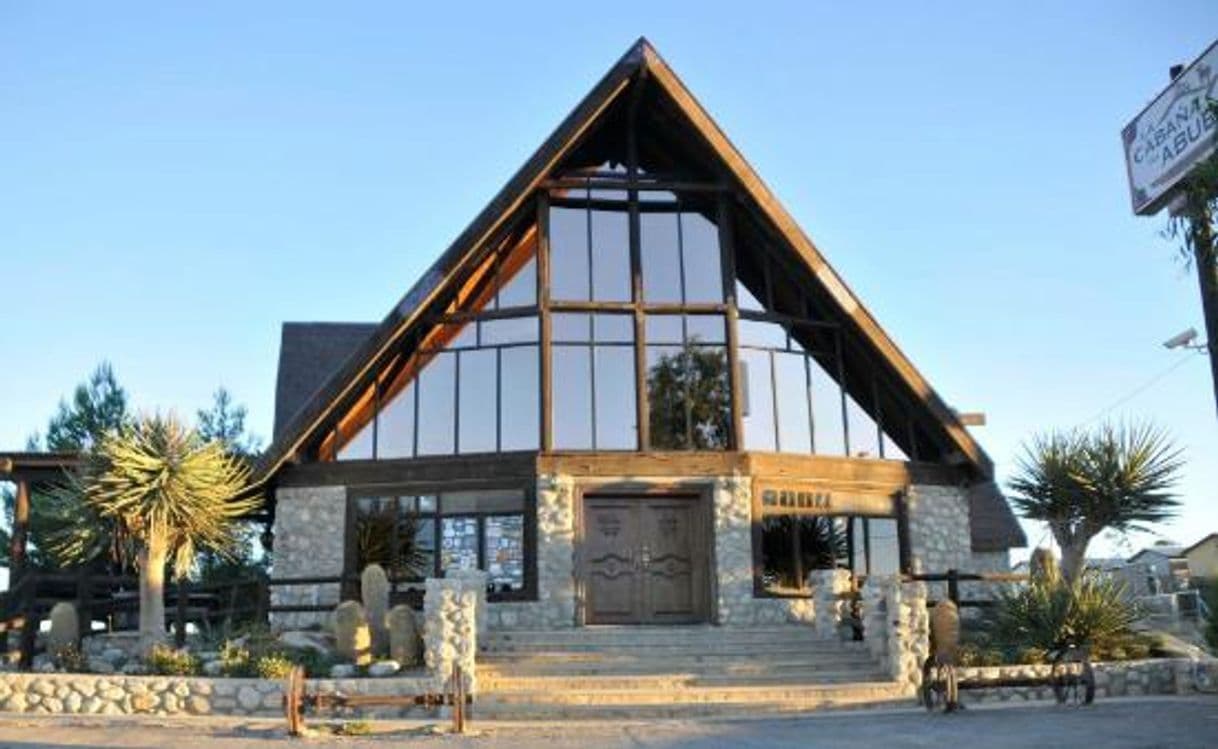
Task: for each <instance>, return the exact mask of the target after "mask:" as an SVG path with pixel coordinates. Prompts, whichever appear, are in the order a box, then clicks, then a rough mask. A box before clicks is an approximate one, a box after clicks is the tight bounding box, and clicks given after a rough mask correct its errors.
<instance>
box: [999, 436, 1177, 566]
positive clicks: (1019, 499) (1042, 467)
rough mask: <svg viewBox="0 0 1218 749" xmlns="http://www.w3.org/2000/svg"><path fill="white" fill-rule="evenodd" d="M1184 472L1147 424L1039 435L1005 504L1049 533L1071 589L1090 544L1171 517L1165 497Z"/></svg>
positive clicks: (1172, 505) (1172, 502) (1171, 499)
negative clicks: (1103, 535) (1097, 538)
mask: <svg viewBox="0 0 1218 749" xmlns="http://www.w3.org/2000/svg"><path fill="white" fill-rule="evenodd" d="M1183 466H1184V460H1183V457H1182V453H1181V451H1180V450H1178V449H1177V448H1176V447H1175V446H1174V445H1173V444H1172V441H1171V440H1170V439H1169V438H1168V436H1167V434H1166V433H1165V432H1163V431H1162V430H1160V429H1159V428H1157V427H1155V426H1153V425H1151V424H1136V425H1121V426H1112V425H1104V426H1102V427H1100V429H1099V430H1097V431H1096V432H1094V433H1085V432H1078V431H1075V432H1064V433H1063V432H1058V433H1052V434H1048V435H1042V436H1038V437H1036V438H1034V439H1033V441H1032V443H1031V444H1030V445H1029V446H1027V447H1026V448H1025V450H1024V455H1023V457H1022V458H1021V459H1020V461H1019V464H1018V466H1017V469H1016V475H1015V477H1014V478H1012V479H1011V481H1010V483H1009V485H1010V487H1011V490H1012V491H1013V496H1012V497H1011V501H1012V502H1013V503H1014V504H1015V507H1016V508H1017V509H1018V510H1019V511H1020V513H1021V514H1022V515H1023V516H1024V517H1026V518H1030V519H1032V520H1041V521H1044V522H1045V523H1047V524H1048V525H1049V530H1050V531H1051V532H1052V533H1053V539H1054V540H1055V541H1056V542H1057V544H1058V546H1059V547H1061V551H1062V565H1061V572H1062V576H1063V577H1065V579H1066V580H1067V581H1070V582H1073V581H1075V580H1077V579H1078V577H1079V575H1080V574H1081V572H1082V570H1083V566H1084V560H1085V558H1086V555H1087V545H1088V544H1089V543H1090V542H1091V539H1093V538H1095V536H1097V535H1099V534H1100V533H1102V532H1103V531H1105V530H1114V531H1118V532H1121V533H1126V532H1129V531H1139V530H1148V529H1149V526H1150V524H1152V523H1157V522H1160V521H1163V520H1166V519H1167V518H1169V517H1171V516H1172V515H1173V514H1174V513H1175V510H1176V507H1177V506H1178V505H1179V502H1178V501H1177V500H1176V498H1175V495H1174V494H1173V493H1172V489H1173V487H1174V486H1175V484H1176V481H1177V480H1178V479H1179V473H1180V470H1181V468H1183Z"/></svg>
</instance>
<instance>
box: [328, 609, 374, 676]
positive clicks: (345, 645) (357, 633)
mask: <svg viewBox="0 0 1218 749" xmlns="http://www.w3.org/2000/svg"><path fill="white" fill-rule="evenodd" d="M334 648H335V650H337V651H338V654H339V656H340V657H342V658H343V659H344V660H346V661H348V662H350V663H354V664H355V665H357V666H366V665H368V664H369V663H371V662H372V634H371V632H369V630H368V617H367V616H365V615H364V607H363V606H361V605H360V604H359V602H358V601H343V602H342V603H340V604H338V606H337V607H336V608H335V609H334Z"/></svg>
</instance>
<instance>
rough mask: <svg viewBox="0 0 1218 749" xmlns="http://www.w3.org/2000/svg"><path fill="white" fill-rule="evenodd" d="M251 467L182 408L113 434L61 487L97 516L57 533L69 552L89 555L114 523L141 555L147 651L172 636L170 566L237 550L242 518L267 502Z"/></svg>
mask: <svg viewBox="0 0 1218 749" xmlns="http://www.w3.org/2000/svg"><path fill="white" fill-rule="evenodd" d="M247 476H248V468H247V467H246V465H245V464H244V463H243V462H242V461H240V460H239V459H237V458H235V457H233V456H232V455H231V454H230V453H229V451H228V450H227V449H226V448H225V446H224V445H223V444H222V443H221V442H219V441H211V442H205V441H203V440H202V439H201V438H200V437H199V435H198V434H197V433H196V432H195V431H194V430H193V429H190V428H189V427H187V426H185V425H184V424H182V422H180V421H178V420H177V418H175V417H174V416H172V415H169V416H161V415H159V414H158V415H153V416H148V417H141V418H140V419H137V420H136V421H135V422H134V423H133V424H132V425H131V426H129V427H127V428H124V429H122V430H120V431H119V432H116V433H114V434H111V435H108V436H106V437H104V438H103V439H102V440H101V441H100V442H99V443H98V444H97V445H95V446H94V447H93V449H92V450H91V451H90V452H89V453H88V454H87V455H86V456H85V459H84V460H83V461H82V467H81V469H80V470H79V473H78V474H77V475H75V476H73V477H72V478H71V479H70V481H69V482H68V483H67V484H66V485H65V486H64V487H62V488H61V491H62V492H63V493H71V492H77V493H78V494H79V497H80V499H82V500H83V502H80V503H79V504H80V505H81V506H82V511H83V512H85V513H88V514H90V515H92V516H93V518H94V519H95V520H96V521H99V522H94V523H85V524H80V523H77V524H73V525H71V526H69V527H66V528H64V529H63V531H61V532H60V533H59V534H57V535H56V537H55V538H54V540H53V551H54V553H55V554H56V556H57V557H59V558H60V559H64V560H86V559H89V558H91V557H92V555H94V554H95V553H96V551H97V546H98V543H99V539H100V538H102V537H103V531H105V530H107V528H106V527H107V526H110V527H111V528H112V529H113V531H114V533H113V540H112V541H111V544H112V545H113V550H114V551H115V552H116V553H117V554H119V555H120V556H122V557H123V558H124V559H125V560H128V561H130V560H134V561H135V563H136V565H137V567H138V568H139V575H140V639H141V645H142V647H143V649H144V651H145V652H146V653H147V652H151V650H152V648H153V647H154V646H155V645H157V644H159V643H160V642H162V641H163V640H164V639H165V604H164V588H165V571H166V567H167V566H168V565H169V563H170V562H172V568H173V573H174V575H175V576H176V577H177V578H178V579H181V578H183V577H185V576H186V575H187V574H189V573H190V571H191V568H192V566H193V565H194V561H195V558H196V553H197V552H198V551H199V550H200V549H213V550H216V551H217V552H219V553H221V554H229V553H232V551H233V549H234V548H235V546H236V544H237V543H238V542H239V538H238V535H237V533H236V527H235V525H234V523H233V521H234V520H235V519H236V518H238V517H240V516H242V515H244V514H246V513H248V512H249V511H251V510H252V509H254V508H255V507H256V506H257V501H256V500H255V499H243V498H240V496H239V495H240V492H241V491H242V489H243V488H244V487H245V482H246V478H247Z"/></svg>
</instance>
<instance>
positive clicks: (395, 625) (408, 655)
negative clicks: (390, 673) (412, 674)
mask: <svg viewBox="0 0 1218 749" xmlns="http://www.w3.org/2000/svg"><path fill="white" fill-rule="evenodd" d="M385 621H386V623H387V624H388V625H389V657H390V659H392V660H395V661H397V662H398V663H400V664H402V666H415V665H418V663H419V653H420V646H421V645H422V642H421V640H420V638H419V623H418V620H417V619H416V618H415V615H414V610H413V609H411V608H410V607H409V606H406V605H405V604H403V605H400V606H394V607H393V608H392V609H390V610H389V613H388V614H387V615H386V616H385Z"/></svg>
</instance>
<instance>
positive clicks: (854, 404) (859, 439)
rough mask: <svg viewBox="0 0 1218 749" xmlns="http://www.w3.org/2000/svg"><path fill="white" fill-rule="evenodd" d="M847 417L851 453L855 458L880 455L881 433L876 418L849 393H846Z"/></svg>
mask: <svg viewBox="0 0 1218 749" xmlns="http://www.w3.org/2000/svg"><path fill="white" fill-rule="evenodd" d="M846 418H847V419H849V420H850V421H849V423H850V455H851V456H853V457H855V458H878V457H880V434H879V431H878V430H877V428H876V425H875V419H873V418H871V415H870V414H868V413H867V412H866V411H865V410H863V407H862V406H860V405H859V404H858V401H856V400H855V399H854V398H853V397H852V396H850V395H849V394H847V395H846Z"/></svg>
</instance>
